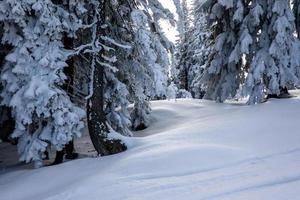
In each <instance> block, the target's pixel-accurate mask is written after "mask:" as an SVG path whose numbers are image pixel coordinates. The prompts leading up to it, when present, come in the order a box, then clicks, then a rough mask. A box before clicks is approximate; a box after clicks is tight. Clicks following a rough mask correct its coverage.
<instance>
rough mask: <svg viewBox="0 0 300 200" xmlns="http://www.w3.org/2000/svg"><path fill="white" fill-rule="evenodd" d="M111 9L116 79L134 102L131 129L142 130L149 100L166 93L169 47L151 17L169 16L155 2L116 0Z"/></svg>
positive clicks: (147, 122)
mask: <svg viewBox="0 0 300 200" xmlns="http://www.w3.org/2000/svg"><path fill="white" fill-rule="evenodd" d="M111 12H115V13H116V14H115V15H114V19H113V20H112V21H114V26H112V27H113V29H112V30H113V31H111V33H112V35H111V36H110V37H111V38H113V39H114V41H117V42H118V43H121V45H120V44H119V45H117V46H119V47H116V48H115V50H116V53H117V61H116V63H115V66H117V68H118V73H117V74H118V79H119V80H120V81H121V82H122V83H124V84H125V85H126V87H127V89H128V92H129V95H128V97H129V101H130V102H132V103H133V104H134V107H133V109H132V110H131V114H130V117H131V122H132V129H133V130H141V129H144V128H146V127H147V126H148V125H149V121H150V120H149V114H150V111H151V109H150V103H149V100H150V99H151V98H155V97H160V96H164V95H165V94H166V81H167V69H168V67H169V60H168V50H169V49H170V48H171V47H172V45H171V44H170V42H169V41H168V40H167V39H166V38H165V37H164V34H163V33H162V32H161V28H160V26H159V24H158V21H155V20H154V17H155V18H156V20H159V19H161V18H165V19H169V20H172V18H169V17H172V15H170V13H169V12H168V10H165V9H164V8H163V7H162V5H161V4H160V3H159V2H158V1H157V2H156V1H149V2H147V1H133V0H131V1H127V0H126V1H119V2H118V3H117V4H116V5H114V9H113V10H112V11H111ZM124 44H126V45H127V46H128V45H130V46H131V48H130V49H129V48H126V46H125V45H124ZM124 46H125V48H124ZM122 91H123V92H125V91H126V93H127V90H125V89H123V90H122ZM124 102H125V101H124ZM122 113H125V112H122ZM123 115H124V114H123ZM126 116H127V115H126ZM125 122H126V121H125Z"/></svg>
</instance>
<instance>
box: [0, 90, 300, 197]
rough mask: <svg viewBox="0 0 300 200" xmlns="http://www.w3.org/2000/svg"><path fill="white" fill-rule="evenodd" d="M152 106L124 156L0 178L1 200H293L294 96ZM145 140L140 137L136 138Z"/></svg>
mask: <svg viewBox="0 0 300 200" xmlns="http://www.w3.org/2000/svg"><path fill="white" fill-rule="evenodd" d="M295 94H297V95H298V97H297V98H293V99H284V100H271V101H269V102H267V103H264V104H261V105H257V106H245V105H242V104H238V103H231V104H230V103H227V104H216V103H213V102H209V101H202V100H178V101H177V102H174V101H157V102H153V103H152V106H153V123H152V126H151V127H150V128H148V129H147V130H145V131H141V132H138V133H136V136H137V137H134V138H131V139H127V143H128V145H129V146H130V148H129V150H128V151H126V152H124V153H121V154H118V155H114V156H109V157H104V158H84V159H79V160H75V161H72V162H66V163H64V164H62V165H58V166H53V167H44V168H41V169H36V170H28V169H24V170H18V171H13V172H8V173H3V174H1V175H0V199H1V200H99V199H101V200H127V199H131V200H150V199H151V200H169V199H170V200H183V199H184V200H192V199H193V200H203V199H216V200H225V199H226V200H248V199H249V200H258V199H259V200H286V199H290V200H297V199H300V189H299V188H300V97H299V92H295ZM141 136H146V137H141Z"/></svg>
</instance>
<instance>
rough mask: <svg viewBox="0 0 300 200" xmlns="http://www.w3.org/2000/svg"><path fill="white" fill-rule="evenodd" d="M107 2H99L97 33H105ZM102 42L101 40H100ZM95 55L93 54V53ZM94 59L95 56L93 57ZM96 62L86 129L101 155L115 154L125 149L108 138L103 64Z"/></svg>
mask: <svg viewBox="0 0 300 200" xmlns="http://www.w3.org/2000/svg"><path fill="white" fill-rule="evenodd" d="M107 3H109V1H107V0H102V1H101V3H100V6H99V7H100V8H99V10H100V13H101V14H100V15H101V16H100V17H99V18H100V19H99V25H98V28H99V29H98V30H97V35H105V32H106V31H105V29H104V28H102V27H101V25H102V24H105V18H106V13H107V12H106V10H107V8H108V6H107ZM102 42H103V41H102ZM102 55H105V50H104V49H103V48H102V50H101V51H100V52H99V54H98V57H97V58H98V60H99V61H100V63H105V62H106V61H105V60H104V59H103V57H102ZM94 56H95V55H94ZM93 59H96V58H93ZM95 63H96V66H95V69H94V74H93V76H94V77H93V88H92V89H93V94H92V96H91V98H90V99H88V102H87V115H88V116H87V119H88V129H89V134H90V138H91V140H92V143H93V145H94V147H95V149H96V151H97V152H98V154H99V155H101V156H106V155H111V154H116V153H119V152H122V151H125V150H126V146H125V145H124V144H123V143H122V142H121V140H111V139H109V140H108V138H107V137H108V133H109V129H108V127H107V124H106V123H107V121H106V114H105V112H104V73H105V71H104V66H101V65H99V64H97V62H95Z"/></svg>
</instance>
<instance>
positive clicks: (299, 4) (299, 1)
mask: <svg viewBox="0 0 300 200" xmlns="http://www.w3.org/2000/svg"><path fill="white" fill-rule="evenodd" d="M293 3H294V6H293V11H294V15H295V25H296V31H297V35H298V38H300V0H294V1H293Z"/></svg>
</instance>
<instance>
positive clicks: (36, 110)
mask: <svg viewBox="0 0 300 200" xmlns="http://www.w3.org/2000/svg"><path fill="white" fill-rule="evenodd" d="M66 6H67V8H68V9H66V7H65V5H64V6H63V5H61V4H54V3H53V2H51V1H41V0H34V1H7V0H4V1H1V2H0V7H1V10H0V21H1V22H2V23H3V24H4V35H3V37H2V43H3V44H9V45H11V46H12V50H11V51H10V52H9V54H8V55H7V56H6V63H5V64H4V67H3V69H2V73H1V79H2V83H3V86H4V89H3V91H2V97H3V104H5V105H7V106H9V107H12V109H13V115H14V118H15V120H16V128H15V131H14V133H13V136H14V137H17V138H19V143H18V151H19V153H20V160H22V161H26V162H29V161H31V160H33V161H36V164H37V166H39V165H41V159H42V154H43V152H44V151H45V149H46V147H47V146H48V144H49V143H51V145H53V146H55V147H56V148H57V149H62V148H63V147H64V145H65V144H66V143H68V142H69V141H70V140H72V138H73V137H76V136H80V135H81V129H82V128H83V126H84V124H83V118H84V116H85V113H84V111H83V110H81V109H80V108H78V107H76V106H75V105H74V104H73V103H72V102H71V101H70V98H69V97H68V95H67V94H66V92H65V91H64V90H62V89H61V86H62V84H63V82H64V80H65V79H66V77H65V75H64V73H63V69H64V68H65V67H66V66H67V65H66V61H67V60H68V58H69V56H70V55H71V54H72V53H71V52H70V51H68V50H67V49H65V48H64V46H63V43H62V38H63V37H64V35H65V34H66V35H68V36H70V37H72V36H75V32H76V31H77V30H78V29H79V28H80V27H81V26H82V24H81V20H80V19H78V18H77V16H78V15H80V14H82V13H83V12H85V9H84V7H83V2H82V1H80V0H78V1H71V2H69V3H68V4H67V5H66Z"/></svg>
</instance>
